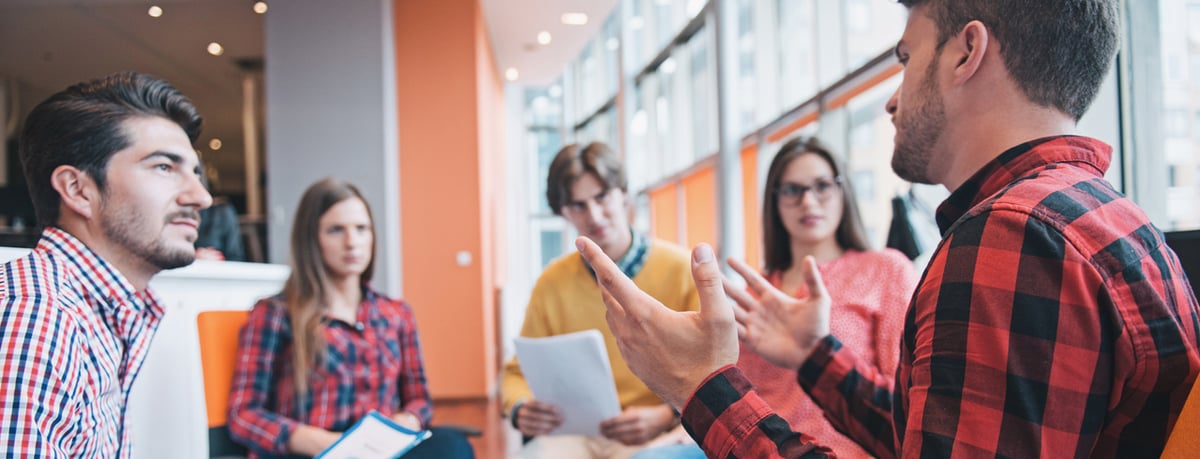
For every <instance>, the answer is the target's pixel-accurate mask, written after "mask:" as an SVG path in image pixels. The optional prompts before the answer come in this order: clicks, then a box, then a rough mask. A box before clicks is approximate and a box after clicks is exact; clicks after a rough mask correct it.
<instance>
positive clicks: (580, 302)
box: [501, 240, 700, 414]
mask: <svg viewBox="0 0 1200 459" xmlns="http://www.w3.org/2000/svg"><path fill="white" fill-rule="evenodd" d="M633 282H634V283H635V284H637V286H638V288H640V289H642V290H643V291H645V292H646V293H649V294H650V296H653V297H654V298H656V299H658V301H660V302H662V303H663V304H664V305H666V306H667V307H668V308H671V309H675V310H679V311H695V310H697V309H698V308H699V307H700V299H699V296H698V295H697V293H696V286H695V284H694V283H693V282H692V268H691V261H690V260H689V254H688V253H687V252H686V251H684V250H683V249H682V248H681V247H679V246H676V245H674V244H671V243H668V242H663V241H658V240H652V241H650V247H649V252H648V253H647V255H646V263H645V265H643V267H642V270H641V271H640V272H638V274H637V276H634V278H633ZM593 328H594V329H597V330H599V331H600V333H601V334H603V335H604V346H605V348H606V349H607V350H608V359H609V361H610V362H611V364H612V372H613V379H614V381H615V383H616V386H617V398H618V399H619V400H620V402H621V408H622V409H624V408H626V407H630V406H650V405H658V404H661V403H662V400H660V399H659V398H658V396H657V395H654V393H653V392H651V391H650V389H649V388H647V387H646V384H644V383H642V381H641V380H639V379H638V378H637V376H634V375H633V372H632V371H629V367H628V366H626V365H625V359H624V358H622V357H621V352H620V351H619V350H618V349H617V342H616V340H615V339H614V338H613V335H612V332H611V331H609V329H608V323H607V322H605V320H604V301H603V300H601V298H600V287H599V286H597V285H596V281H595V279H593V278H592V274H591V273H590V272H589V271H588V269H587V267H586V266H585V265H584V263H583V258H582V257H581V256H580V255H579V253H578V252H571V253H569V254H567V255H565V256H563V257H560V258H559V259H557V260H554V261H553V262H551V263H550V265H549V266H547V267H546V270H545V271H543V272H542V275H541V277H539V278H538V281H537V284H535V285H534V286H533V293H532V294H531V295H530V298H529V306H528V308H527V309H526V310H525V324H524V325H522V327H521V336H527V337H535V338H537V337H546V336H555V335H562V334H566V333H572V332H577V331H583V330H590V329H593ZM501 384H502V390H501V399H502V402H503V405H504V413H505V414H510V413H511V412H512V408H513V405H515V404H516V403H517V402H519V401H521V400H525V399H530V398H533V394H532V393H531V392H530V391H529V384H527V383H526V382H525V375H523V374H522V373H521V367H520V365H518V364H517V359H516V358H515V357H514V358H513V359H512V360H510V361H508V363H505V364H504V371H503V379H502V380H501Z"/></svg>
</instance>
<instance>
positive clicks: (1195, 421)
mask: <svg viewBox="0 0 1200 459" xmlns="http://www.w3.org/2000/svg"><path fill="white" fill-rule="evenodd" d="M1198 381H1200V380H1198ZM1197 451H1200V384H1196V383H1192V390H1191V392H1190V393H1189V394H1188V398H1187V402H1184V404H1183V411H1181V412H1180V413H1179V419H1177V420H1175V429H1174V430H1172V431H1171V435H1170V436H1169V437H1167V446H1166V448H1164V449H1163V454H1162V457H1164V458H1193V457H1196V452H1197Z"/></svg>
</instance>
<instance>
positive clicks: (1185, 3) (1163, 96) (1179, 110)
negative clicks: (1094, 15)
mask: <svg viewBox="0 0 1200 459" xmlns="http://www.w3.org/2000/svg"><path fill="white" fill-rule="evenodd" d="M1153 6H1154V5H1152V4H1142V3H1135V4H1131V5H1130V10H1131V14H1132V15H1135V18H1136V17H1138V16H1137V15H1138V14H1141V15H1143V16H1142V17H1143V18H1144V16H1147V15H1149V14H1150V13H1151V12H1155V13H1157V17H1151V19H1154V20H1157V25H1158V27H1157V28H1152V27H1141V28H1134V29H1131V33H1133V34H1149V33H1156V34H1158V37H1157V38H1158V40H1157V46H1158V47H1159V48H1158V49H1157V50H1155V49H1153V48H1139V49H1135V50H1133V53H1132V55H1131V65H1130V66H1129V67H1130V72H1132V74H1133V75H1132V77H1131V81H1146V80H1149V81H1147V82H1146V83H1143V84H1144V85H1145V86H1139V87H1135V90H1141V91H1143V92H1142V93H1141V94H1146V93H1147V92H1149V94H1153V92H1160V95H1159V96H1158V97H1146V96H1142V97H1138V98H1137V99H1136V100H1135V101H1136V102H1140V103H1142V104H1146V103H1160V104H1161V106H1159V107H1150V109H1149V111H1148V113H1149V114H1150V115H1153V114H1155V113H1157V116H1158V117H1160V119H1159V122H1158V123H1144V122H1143V123H1133V127H1134V130H1133V135H1134V136H1135V137H1134V139H1135V142H1137V141H1138V139H1154V138H1156V137H1154V136H1156V135H1157V136H1160V137H1161V138H1162V141H1161V144H1160V145H1161V146H1160V147H1159V148H1160V149H1161V151H1146V150H1145V149H1143V150H1140V151H1137V152H1136V155H1135V156H1134V168H1135V171H1137V173H1136V174H1135V175H1134V177H1135V181H1134V184H1133V187H1134V190H1135V193H1134V198H1135V199H1136V200H1137V201H1138V204H1140V205H1141V206H1142V207H1144V208H1146V210H1147V213H1148V214H1149V215H1150V217H1151V218H1152V219H1153V220H1154V222H1155V224H1157V225H1158V226H1160V227H1162V228H1163V229H1164V230H1187V229H1196V228H1200V212H1196V208H1197V203H1198V202H1200V174H1196V173H1195V172H1194V171H1197V170H1198V169H1200V134H1198V133H1197V132H1196V131H1197V130H1200V90H1197V88H1198V87H1200V86H1197V85H1196V84H1195V83H1196V82H1198V81H1200V77H1197V76H1196V75H1194V74H1195V73H1197V72H1196V70H1198V69H1197V68H1196V67H1197V66H1198V64H1196V62H1197V61H1200V46H1198V44H1200V34H1198V32H1197V29H1198V27H1196V22H1195V21H1196V20H1200V0H1160V1H1159V2H1157V11H1155V10H1154V9H1153ZM1131 23H1132V24H1144V23H1145V21H1144V19H1143V20H1142V21H1137V20H1134V21H1131ZM1126 27H1130V23H1127V24H1126ZM1154 53H1157V54H1158V55H1159V56H1160V57H1161V64H1160V65H1161V67H1159V68H1158V69H1154V68H1151V67H1147V66H1144V65H1139V61H1138V57H1139V56H1144V55H1153V54H1154ZM1155 70H1157V72H1155ZM1156 73H1157V75H1156ZM1156 80H1157V83H1155V81H1156ZM1143 106H1144V105H1143ZM1135 109H1136V108H1135Z"/></svg>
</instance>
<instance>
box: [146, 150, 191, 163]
mask: <svg viewBox="0 0 1200 459" xmlns="http://www.w3.org/2000/svg"><path fill="white" fill-rule="evenodd" d="M153 158H166V159H167V160H168V161H170V162H172V163H175V164H183V155H181V154H178V153H171V152H169V151H155V152H153V153H150V154H148V155H146V156H145V157H143V158H142V161H146V160H149V159H153Z"/></svg>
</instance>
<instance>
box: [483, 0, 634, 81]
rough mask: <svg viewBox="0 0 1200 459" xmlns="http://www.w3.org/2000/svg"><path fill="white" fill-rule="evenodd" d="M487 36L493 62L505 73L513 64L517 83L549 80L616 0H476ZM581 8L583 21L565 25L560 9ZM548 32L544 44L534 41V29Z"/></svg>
mask: <svg viewBox="0 0 1200 459" xmlns="http://www.w3.org/2000/svg"><path fill="white" fill-rule="evenodd" d="M480 2H481V4H482V5H483V14H484V16H485V18H486V20H487V23H488V29H489V30H490V32H491V35H492V47H493V50H494V52H495V54H496V62H497V65H499V66H500V71H501V72H504V71H505V70H506V69H508V68H509V67H512V68H515V69H517V71H518V72H519V73H520V78H519V79H518V80H517V81H516V83H519V84H529V85H544V84H549V83H550V82H552V81H553V80H554V79H556V78H558V76H559V75H560V74H562V71H563V69H564V68H565V67H566V64H567V63H568V62H570V61H571V60H572V59H575V58H576V57H578V56H579V53H580V51H581V50H582V49H583V45H584V44H586V43H587V41H588V39H590V38H591V37H593V36H595V35H596V32H597V31H598V30H600V27H601V26H603V25H604V21H605V20H606V19H608V16H609V15H610V14H612V12H613V9H614V8H615V7H616V6H617V0H480ZM567 12H573V13H574V12H578V13H585V14H587V16H588V23H587V24H586V25H582V26H570V25H564V24H563V23H562V21H561V18H562V14H563V13H567ZM543 30H545V31H548V32H550V36H551V41H550V44H548V45H545V46H543V45H539V44H538V42H537V34H538V32H540V31H543Z"/></svg>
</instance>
